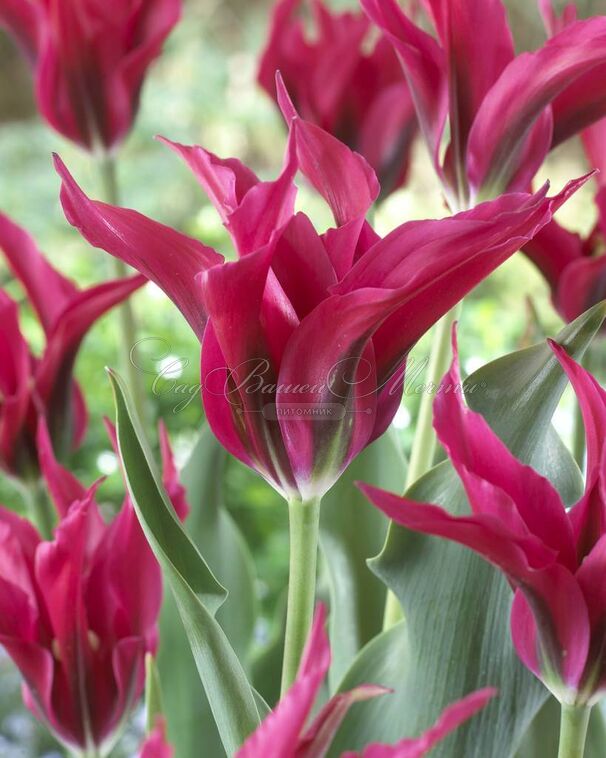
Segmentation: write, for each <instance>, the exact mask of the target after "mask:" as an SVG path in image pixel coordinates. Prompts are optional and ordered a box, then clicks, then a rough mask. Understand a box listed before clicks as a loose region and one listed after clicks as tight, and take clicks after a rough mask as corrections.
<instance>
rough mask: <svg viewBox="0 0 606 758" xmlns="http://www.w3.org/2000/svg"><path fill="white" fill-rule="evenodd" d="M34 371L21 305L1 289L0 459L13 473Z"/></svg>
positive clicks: (29, 401) (29, 400) (17, 464)
mask: <svg viewBox="0 0 606 758" xmlns="http://www.w3.org/2000/svg"><path fill="white" fill-rule="evenodd" d="M32 368H33V366H32V359H31V356H30V353H29V347H28V345H27V343H26V342H25V339H24V338H23V335H22V334H21V330H20V328H19V312H18V309H17V305H16V303H14V302H13V301H12V300H11V299H10V297H9V296H8V295H7V294H6V293H5V292H4V291H3V290H0V394H1V395H2V413H1V414H0V460H1V461H2V463H3V466H4V468H5V469H7V470H9V471H12V470H13V469H14V468H15V467H17V468H18V466H19V461H18V457H19V456H18V454H19V450H18V445H17V441H18V439H19V436H20V435H21V433H22V430H23V424H24V423H25V420H26V417H27V413H28V409H29V407H30V403H31V372H32Z"/></svg>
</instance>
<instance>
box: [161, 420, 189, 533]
mask: <svg viewBox="0 0 606 758" xmlns="http://www.w3.org/2000/svg"><path fill="white" fill-rule="evenodd" d="M158 436H159V438H160V454H161V455H162V483H163V485H164V489H165V490H166V493H167V495H168V497H169V499H170V501H171V503H172V504H173V508H174V509H175V513H176V514H177V516H178V517H179V518H180V519H181V521H185V519H186V518H187V515H188V513H189V510H190V509H189V503H188V502H187V493H186V490H185V487H184V486H183V485H182V484H181V482H180V480H179V472H178V470H177V467H176V465H175V459H174V455H173V450H172V446H171V444H170V437H169V436H168V430H167V428H166V424H165V423H164V421H162V420H160V422H159V424H158Z"/></svg>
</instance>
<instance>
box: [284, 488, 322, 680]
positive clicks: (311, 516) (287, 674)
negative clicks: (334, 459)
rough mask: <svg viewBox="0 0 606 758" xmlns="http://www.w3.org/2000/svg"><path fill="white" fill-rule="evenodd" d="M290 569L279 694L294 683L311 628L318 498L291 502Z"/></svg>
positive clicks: (316, 550)
mask: <svg viewBox="0 0 606 758" xmlns="http://www.w3.org/2000/svg"><path fill="white" fill-rule="evenodd" d="M288 518H289V531H290V566H289V576H288V606H287V610H286V635H285V639H284V659H283V664H282V689H281V691H282V694H284V693H285V692H286V690H288V688H289V687H290V686H291V684H292V683H293V682H294V681H295V678H296V676H297V670H298V668H299V663H300V661H301V655H302V653H303V648H304V647H305V642H306V641H307V636H308V634H309V630H310V628H311V622H312V618H313V612H314V600H315V595H316V565H317V558H318V538H319V528H320V498H315V499H312V500H306V501H302V500H295V499H293V500H290V501H289V503H288Z"/></svg>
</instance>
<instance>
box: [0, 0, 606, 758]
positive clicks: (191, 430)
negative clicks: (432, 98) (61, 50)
mask: <svg viewBox="0 0 606 758" xmlns="http://www.w3.org/2000/svg"><path fill="white" fill-rule="evenodd" d="M602 2H603V0H600V1H599V2H594V3H593V4H592V3H590V2H585V3H578V5H579V6H580V7H581V6H584V10H586V11H590V10H592V11H593V12H599V11H600V10H601V11H602V12H604V11H606V8H600V7H599V6H600V5H601V4H602ZM506 4H507V6H508V9H509V11H510V14H511V19H512V23H513V25H514V29H515V32H516V37H517V39H518V40H519V42H520V46H521V47H526V48H530V47H533V46H535V45H536V44H539V43H540V42H541V40H542V31H541V26H540V21H539V16H538V12H537V11H536V8H535V5H534V3H528V2H518V1H517V0H506ZM335 5H338V6H351V7H353V6H354V5H355V3H354V2H353V0H352V1H351V2H344V1H343V0H341V2H339V3H335ZM270 8H271V3H270V2H268V0H189V2H187V3H186V7H185V13H184V19H183V21H182V23H181V24H180V26H179V27H178V28H177V29H176V30H175V32H174V34H173V35H172V36H171V38H170V40H169V42H168V44H167V46H166V51H165V54H164V56H163V57H162V58H161V59H160V60H159V61H158V62H157V63H156V65H155V66H154V67H153V68H152V70H151V72H150V75H149V78H148V81H147V83H146V86H145V89H144V93H143V99H142V107H141V111H140V115H139V118H138V121H137V123H136V127H135V129H134V132H133V134H132V135H131V137H130V138H129V139H128V141H127V143H126V144H125V146H124V149H123V150H122V151H121V153H120V158H119V181H120V191H121V195H122V201H123V204H124V205H127V206H130V207H133V208H136V209H137V210H139V211H141V212H143V213H146V214H148V215H150V216H152V217H154V218H156V219H158V220H160V221H162V222H164V223H167V224H171V225H173V226H175V227H177V228H179V229H181V230H183V231H185V232H187V233H188V234H191V235H193V236H196V237H199V238H200V239H202V240H203V241H204V242H205V243H206V244H209V245H213V246H215V247H216V248H217V249H218V250H219V251H220V252H222V253H225V254H226V255H233V252H232V250H231V248H230V242H229V238H228V237H227V235H226V233H225V231H224V229H223V227H222V226H221V223H220V220H219V218H218V216H217V215H216V213H215V211H214V210H213V209H212V207H211V206H210V204H209V202H208V201H207V200H206V198H205V196H204V195H203V193H202V192H201V190H200V189H199V188H198V186H197V184H196V182H195V180H194V179H193V177H192V176H191V174H190V173H189V172H188V170H187V169H186V168H185V167H184V166H183V165H182V164H181V163H180V161H179V160H178V159H177V158H176V156H174V154H172V153H171V152H170V151H169V150H167V148H166V147H164V146H163V145H161V144H160V143H159V142H157V141H155V140H154V136H155V135H157V134H163V135H166V136H167V137H170V138H171V139H176V140H179V141H183V142H185V143H199V144H202V145H204V146H205V147H207V148H209V149H211V150H212V151H214V152H216V153H218V154H219V155H221V156H225V157H227V156H237V157H239V158H241V159H243V160H244V161H245V162H246V163H247V164H249V165H250V166H252V167H253V168H254V169H255V170H256V171H257V172H258V173H259V174H260V175H261V176H263V177H272V176H275V174H276V172H277V171H278V170H279V167H280V164H281V161H282V148H283V145H284V128H283V124H282V122H281V119H280V117H279V116H278V114H277V112H276V110H275V108H274V106H273V104H272V103H271V102H270V101H269V100H268V99H267V97H266V96H265V94H264V93H263V92H261V91H260V89H259V88H258V87H257V86H256V84H255V69H256V60H257V55H258V52H259V50H260V48H261V46H262V42H263V39H264V35H265V33H266V29H267V25H268V19H269V11H270ZM52 152H58V153H59V154H60V155H61V156H62V157H63V159H64V160H65V162H66V163H67V165H68V166H69V167H70V169H71V170H72V171H73V173H74V175H75V176H76V178H77V179H78V180H79V181H80V183H81V184H82V185H83V186H84V188H85V189H86V190H87V191H89V192H90V193H91V194H92V195H93V196H94V195H100V194H101V187H100V181H99V178H98V176H97V174H96V171H95V166H94V164H93V163H92V162H91V161H90V160H89V158H88V156H86V155H84V154H82V153H80V152H79V151H78V150H77V149H76V148H74V147H73V146H72V145H70V144H68V143H66V142H65V141H64V140H62V139H61V138H60V137H59V136H57V135H56V134H54V133H52V132H51V131H49V130H48V129H47V128H46V127H45V126H44V125H43V124H42V123H40V121H39V120H38V118H37V116H36V112H35V107H34V105H33V101H32V97H31V83H30V77H29V73H28V71H27V68H26V66H25V64H24V63H23V62H22V60H21V59H20V57H19V55H18V54H17V52H16V50H15V48H14V47H13V45H12V43H11V42H10V41H9V40H8V39H7V38H6V37H4V36H0V208H1V209H2V211H3V212H5V213H7V214H9V215H10V216H11V217H13V218H14V219H15V220H16V221H17V222H19V223H21V224H22V225H24V226H25V227H26V228H27V229H28V230H29V231H30V232H31V233H32V234H33V235H34V236H35V238H36V239H37V240H38V242H39V244H40V246H41V248H42V249H43V250H44V251H45V253H46V254H47V255H48V257H49V258H50V259H51V261H52V262H53V263H54V264H55V265H56V266H57V267H58V268H60V269H61V271H63V272H64V273H66V274H67V275H69V276H70V277H72V278H73V279H74V280H75V281H77V282H78V283H79V284H80V285H81V286H84V285H88V284H90V283H92V282H96V281H100V280H102V279H104V278H106V277H107V276H109V274H110V265H109V259H108V256H106V255H105V254H104V253H102V252H100V251H97V250H93V249H91V248H89V247H88V246H87V245H86V243H85V242H83V240H82V239H81V238H80V237H79V235H78V234H77V232H75V231H74V230H73V229H72V228H71V227H70V226H69V225H68V224H67V223H66V221H65V219H64V217H63V214H62V212H61V209H60V205H59V202H58V187H59V182H58V178H57V176H56V175H55V173H54V171H53V169H52V165H51V153H52ZM585 170H586V168H585V165H584V163H583V159H582V154H581V151H580V149H579V146H578V145H577V144H575V143H573V144H569V145H566V146H564V147H563V148H561V149H559V150H558V151H556V152H555V153H554V154H553V155H552V156H551V157H550V159H549V161H548V162H547V164H546V165H545V166H544V168H543V169H542V171H541V176H540V177H539V178H538V180H537V181H541V180H544V179H546V178H549V179H550V180H551V181H552V184H553V186H554V188H555V189H558V188H559V187H560V186H561V185H562V184H563V183H564V182H565V181H566V180H567V179H569V178H572V177H574V176H577V175H579V174H581V173H584V172H585ZM592 192H593V188H592V187H591V186H587V187H585V188H584V189H583V190H582V191H581V192H580V193H578V194H577V196H575V198H573V200H572V201H571V202H570V203H568V204H567V206H566V207H565V208H564V209H563V210H562V211H561V213H560V216H559V220H560V221H561V222H563V223H565V224H566V225H567V226H569V227H570V228H572V229H575V230H578V231H582V232H584V233H587V232H588V231H589V230H590V229H591V227H592V225H593V223H594V221H595V209H594V206H593V201H592ZM299 206H300V208H302V209H305V210H306V211H307V212H308V213H310V215H311V216H312V218H314V219H315V220H316V221H317V224H318V226H319V227H326V226H327V225H328V224H329V223H330V220H329V216H328V213H327V210H326V209H325V208H324V207H323V206H322V204H321V203H320V202H319V201H318V200H317V199H316V198H314V197H313V195H312V193H311V192H310V191H309V190H308V188H307V187H306V186H305V185H302V186H301V192H300V197H299ZM445 213H446V211H445V209H444V207H443V204H442V202H441V199H440V192H439V189H438V187H437V184H436V182H435V180H434V177H433V174H432V171H431V167H430V166H429V163H428V161H427V158H426V156H425V152H424V147H423V145H421V144H420V143H417V145H416V148H415V155H414V165H413V171H412V178H411V182H410V184H409V186H408V187H406V188H405V189H404V190H402V191H400V192H398V193H396V194H395V195H393V196H392V197H390V198H389V200H388V201H387V203H385V204H384V206H383V207H382V208H380V209H379V211H378V213H377V214H376V225H377V227H378V229H379V231H381V232H386V231H388V230H389V229H391V228H393V227H394V226H395V225H397V224H399V223H402V222H403V221H405V220H410V219H414V218H422V217H438V216H441V215H444V214H445ZM0 284H1V285H2V286H5V287H6V288H7V289H8V291H9V292H10V293H11V294H12V295H13V296H14V297H16V298H18V299H19V300H20V301H23V295H22V293H21V291H20V289H19V287H18V286H17V285H16V284H15V283H14V282H13V281H12V280H11V279H10V276H9V274H8V272H7V270H6V269H5V268H4V267H3V264H2V262H0ZM134 305H135V309H136V312H137V317H138V321H139V324H140V337H141V338H143V340H144V343H143V344H142V347H141V350H140V353H139V355H140V360H141V364H142V365H143V367H144V368H145V371H146V372H147V373H146V374H145V384H146V389H147V392H148V396H149V400H150V406H151V408H152V409H153V416H154V418H156V419H159V418H162V419H164V420H165V422H166V424H167V425H168V428H169V430H170V432H171V435H172V438H173V442H174V446H175V449H176V452H177V456H178V460H179V461H180V462H183V461H184V460H185V459H186V457H187V454H188V451H189V450H190V449H191V447H192V445H193V443H194V441H195V439H196V436H197V431H198V429H199V427H200V424H201V422H202V410H201V404H200V401H199V397H198V393H197V391H196V386H197V384H198V382H199V375H198V361H199V346H198V344H197V341H196V340H195V339H194V337H193V335H192V334H191V333H190V331H189V329H188V327H187V325H186V324H185V322H184V320H183V319H182V317H181V315H180V314H179V313H178V311H177V310H176V308H174V307H173V305H172V304H171V303H169V302H168V301H167V300H166V298H165V297H164V296H163V295H162V294H161V293H160V292H159V290H157V289H156V288H155V287H153V286H148V287H147V288H146V289H145V290H144V291H142V292H140V293H139V294H137V295H136V296H135V298H134ZM560 323H561V322H560V320H559V319H558V317H557V316H556V314H555V313H554V311H553V309H552V307H551V304H550V302H549V295H548V292H547V288H546V286H545V284H544V283H543V281H542V279H541V277H540V276H539V275H538V274H537V272H536V271H535V270H534V268H533V267H532V266H531V264H529V263H528V262H527V261H526V260H525V259H524V258H522V256H520V255H517V256H515V257H514V258H513V259H512V260H511V261H509V262H508V263H507V264H506V265H504V266H503V267H502V268H501V269H500V270H499V271H497V272H496V273H495V274H494V275H493V276H492V277H491V278H490V279H489V280H488V281H486V282H484V283H483V284H482V285H481V286H480V287H478V289H477V290H476V291H475V292H474V293H473V294H472V295H471V296H470V297H469V299H468V300H467V301H466V305H465V310H464V313H463V316H462V319H461V325H460V345H461V351H462V358H463V365H464V368H465V369H466V371H467V372H470V371H472V370H474V369H475V368H477V367H478V366H480V365H482V364H483V363H485V362H487V361H489V360H491V359H493V358H495V357H497V356H499V355H502V354H504V353H506V352H509V351H511V350H513V349H516V348H517V347H520V346H522V345H525V344H529V343H532V342H534V341H536V340H538V339H540V338H541V337H542V336H543V334H544V333H553V332H555V331H557V329H558V328H559V326H560ZM22 326H23V328H24V330H25V331H26V332H27V334H28V335H29V336H30V338H31V340H32V344H33V345H34V346H36V347H37V348H38V349H39V347H40V345H41V339H42V336H41V332H40V329H39V327H38V325H37V324H36V322H35V319H34V318H33V316H32V314H31V313H30V312H29V311H28V309H27V305H26V303H25V302H23V308H22ZM117 330H118V323H117V319H116V318H115V316H113V315H110V316H108V317H106V318H104V319H103V321H102V322H100V323H99V324H98V325H97V326H96V327H95V329H94V330H93V331H92V333H91V334H90V335H89V337H88V339H87V340H86V342H85V344H84V346H83V349H82V351H81V354H80V358H79V361H78V364H77V376H78V379H79V381H80V382H81V384H82V386H83V388H84V391H85V394H86V397H87V401H88V407H89V411H90V426H89V432H88V436H87V439H86V442H85V444H84V445H83V446H82V448H81V450H80V451H79V452H78V453H77V455H75V456H74V459H73V469H74V471H75V472H76V473H77V475H78V476H79V477H80V478H81V479H82V480H83V481H84V482H86V483H90V482H91V481H92V480H94V479H96V478H97V477H99V476H101V475H103V474H109V476H108V478H107V481H106V483H105V484H104V485H103V488H102V491H101V492H102V498H103V500H104V502H105V504H106V506H107V510H108V513H110V512H111V511H112V510H113V509H115V508H116V507H117V506H118V505H119V503H120V501H121V498H122V496H123V485H122V481H121V478H120V475H119V474H118V473H117V471H114V472H113V473H112V469H115V461H114V459H113V457H112V456H113V454H112V453H111V448H110V445H109V442H108V440H107V438H106V435H105V431H104V428H103V426H102V424H101V423H100V421H101V418H102V417H103V416H104V415H109V416H111V415H112V414H113V405H112V398H111V391H110V386H109V383H108V382H107V380H106V377H105V374H104V372H103V368H104V366H105V365H108V364H109V365H112V366H116V365H117V363H118V360H117V349H116V345H117ZM426 354H427V340H424V341H422V342H421V343H420V344H419V345H418V346H417V348H416V349H415V351H414V354H413V361H415V360H416V361H420V362H422V360H423V358H424V357H425V356H426ZM177 364H180V365H181V373H180V375H179V376H178V378H172V379H171V378H170V377H167V376H166V375H164V376H162V371H163V369H164V371H166V368H167V366H168V367H171V366H172V368H174V367H175V365H177ZM419 380H420V377H419ZM414 390H415V386H414V383H413V385H412V386H409V387H408V390H407V393H406V397H405V400H404V406H403V407H404V410H403V411H402V412H401V413H400V414H399V416H398V418H397V431H398V434H399V437H400V441H401V443H402V446H403V449H404V450H405V451H406V450H407V449H408V447H409V445H410V442H411V437H412V430H413V429H414V419H415V414H416V410H417V406H418V395H417V394H416V393H415V391H414ZM188 399H189V402H187V400H188ZM183 406H186V407H183ZM556 425H557V426H558V428H559V431H560V432H561V433H562V435H563V436H564V437H565V438H566V437H567V436H568V435H569V434H570V428H571V403H570V397H569V395H566V396H565V398H564V401H563V404H562V408H561V412H560V413H559V414H558V415H557V417H556ZM226 499H227V505H228V507H229V509H230V511H231V513H232V515H233V516H234V517H235V520H236V522H237V523H238V524H239V526H240V528H241V529H242V531H243V532H244V534H245V536H246V539H247V541H248V543H249V545H250V547H251V550H252V552H253V555H254V557H255V562H256V566H257V575H258V577H259V580H258V584H257V588H256V589H257V594H258V596H259V600H260V601H261V607H262V609H263V618H262V621H261V623H259V625H258V629H257V636H258V645H259V649H260V650H262V649H263V645H264V644H266V642H267V641H268V640H269V638H270V636H271V631H272V619H273V616H274V611H275V609H276V607H278V605H279V602H280V596H281V593H282V590H283V588H284V585H285V580H286V563H287V531H286V509H285V507H284V505H283V504H282V503H281V501H280V500H279V498H278V497H277V496H276V495H275V494H274V493H272V492H271V491H270V490H269V488H268V487H267V486H265V484H264V483H263V482H261V481H260V479H259V478H258V477H256V476H255V475H253V474H252V473H250V472H249V471H247V470H245V469H244V468H243V467H242V466H240V465H239V464H237V463H236V462H233V461H232V462H230V463H229V465H228V469H227V475H226ZM0 502H2V503H3V504H5V505H7V506H8V507H11V508H14V509H16V510H17V509H19V508H20V507H21V506H20V502H19V498H18V495H17V493H16V492H15V491H14V490H13V489H12V488H11V487H10V485H8V484H7V483H5V482H0ZM0 666H1V670H0V756H1V755H6V756H15V757H20V756H23V757H24V758H25V757H26V756H38V755H47V756H49V755H51V752H49V751H52V749H53V748H52V743H51V742H50V741H49V740H48V739H46V737H45V736H44V735H43V734H42V733H41V731H40V730H38V729H37V728H36V727H35V725H34V723H33V722H32V720H31V719H30V718H29V716H27V715H26V714H25V713H24V711H23V709H22V708H21V706H20V701H19V678H18V675H17V674H16V672H15V671H14V670H13V668H12V666H11V664H10V663H9V662H8V661H7V660H6V659H5V658H2V659H1V661H0ZM138 730H139V726H138V725H137V723H136V720H135V725H134V726H133V729H132V734H127V736H126V738H125V740H124V741H123V745H122V750H123V752H124V754H125V755H128V754H132V753H133V751H134V750H135V746H136V744H137V732H138Z"/></svg>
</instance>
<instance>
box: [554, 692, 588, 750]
mask: <svg viewBox="0 0 606 758" xmlns="http://www.w3.org/2000/svg"><path fill="white" fill-rule="evenodd" d="M590 713H591V708H590V707H587V706H574V705H565V704H564V703H562V715H561V719H560V748H559V750H558V758H583V755H584V754H585V739H586V738H587V726H588V724H589V715H590Z"/></svg>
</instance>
